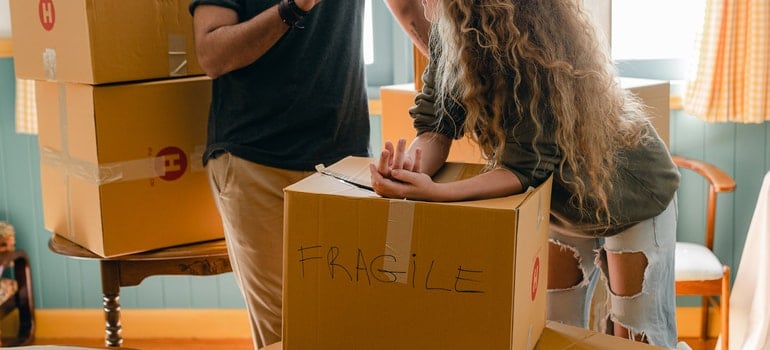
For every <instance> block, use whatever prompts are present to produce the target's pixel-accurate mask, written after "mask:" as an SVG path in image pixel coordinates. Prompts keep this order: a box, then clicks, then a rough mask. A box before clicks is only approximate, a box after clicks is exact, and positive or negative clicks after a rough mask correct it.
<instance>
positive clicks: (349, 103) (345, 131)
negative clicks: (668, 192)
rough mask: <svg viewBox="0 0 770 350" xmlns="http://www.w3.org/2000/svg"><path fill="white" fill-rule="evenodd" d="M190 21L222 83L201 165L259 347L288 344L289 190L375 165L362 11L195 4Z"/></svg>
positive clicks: (301, 4) (335, 5) (294, 4)
mask: <svg viewBox="0 0 770 350" xmlns="http://www.w3.org/2000/svg"><path fill="white" fill-rule="evenodd" d="M400 2H403V3H405V4H409V5H407V6H413V5H414V3H419V2H418V1H417V0H389V3H390V4H394V3H400ZM190 13H191V14H192V15H193V23H194V32H195V44H196V52H197V57H198V61H199V63H200V65H201V66H202V67H203V69H204V71H205V72H206V74H207V75H208V76H210V77H211V78H213V79H214V80H213V85H212V86H213V89H212V101H211V108H210V112H209V122H208V140H207V144H206V150H205V153H204V155H203V159H202V161H203V164H204V165H205V166H206V168H207V171H208V173H209V179H210V184H211V188H212V191H213V193H214V199H215V201H216V204H217V207H218V208H219V212H220V214H221V217H222V222H223V225H224V231H225V238H226V241H227V244H228V250H229V254H230V260H231V264H232V266H233V270H234V273H235V277H236V280H237V282H238V285H239V286H240V288H241V291H242V293H243V295H244V298H245V301H246V305H247V309H248V311H249V316H250V319H251V326H252V334H253V338H254V346H255V348H261V347H263V346H266V345H269V344H272V343H275V342H278V341H280V340H281V307H282V302H281V288H282V271H281V270H282V253H283V252H282V249H283V248H282V247H283V188H284V187H286V186H288V185H290V184H292V183H294V182H296V181H298V180H300V179H302V178H304V177H306V176H308V175H310V174H311V173H312V171H313V169H314V167H315V165H317V164H325V165H329V164H331V163H334V162H336V161H338V160H340V159H342V158H344V157H345V156H348V155H357V156H367V155H369V112H368V99H367V95H366V82H365V77H364V63H363V53H362V51H363V50H362V33H363V17H364V16H363V13H364V0H323V1H320V0H192V1H191V4H190Z"/></svg>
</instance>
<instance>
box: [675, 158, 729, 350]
mask: <svg viewBox="0 0 770 350" xmlns="http://www.w3.org/2000/svg"><path fill="white" fill-rule="evenodd" d="M673 159H674V163H675V164H676V165H677V166H678V167H680V168H682V169H689V170H691V171H693V172H695V173H697V174H699V175H701V176H703V178H704V179H705V180H706V183H707V184H708V197H707V202H706V232H705V240H704V243H703V244H696V243H685V242H677V243H676V259H675V260H676V261H675V264H676V295H699V296H701V297H702V304H701V334H700V336H701V339H703V340H705V339H706V338H708V319H709V307H710V306H711V305H715V306H716V305H719V309H720V332H721V343H722V350H728V348H727V344H728V333H729V311H730V310H729V305H730V302H729V300H730V267H729V266H727V265H725V264H723V263H722V262H721V261H720V260H719V258H718V257H717V256H716V255H715V254H714V251H713V249H714V223H715V221H716V204H717V203H716V202H717V195H718V194H719V193H725V192H732V191H735V186H736V185H735V181H734V180H733V179H732V178H731V177H730V175H728V174H727V173H725V172H724V171H723V170H722V169H720V168H719V167H717V166H715V165H713V164H710V163H707V162H704V161H700V160H696V159H692V158H687V157H682V156H677V155H674V156H673ZM680 204H681V203H680ZM716 297H719V299H718V300H717V298H716Z"/></svg>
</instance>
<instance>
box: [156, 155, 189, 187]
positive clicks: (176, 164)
mask: <svg viewBox="0 0 770 350" xmlns="http://www.w3.org/2000/svg"><path fill="white" fill-rule="evenodd" d="M158 157H163V158H164V159H165V161H164V169H165V170H166V171H165V173H164V175H163V176H161V177H160V178H161V179H163V180H166V181H174V180H176V179H178V178H180V177H182V175H184V173H185V171H186V170H187V155H186V154H185V153H184V151H183V150H181V149H179V148H177V147H166V148H164V149H162V150H160V152H158Z"/></svg>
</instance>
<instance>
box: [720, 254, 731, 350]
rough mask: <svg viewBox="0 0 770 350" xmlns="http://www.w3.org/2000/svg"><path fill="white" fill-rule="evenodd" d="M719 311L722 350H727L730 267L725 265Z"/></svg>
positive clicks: (728, 338) (728, 337)
mask: <svg viewBox="0 0 770 350" xmlns="http://www.w3.org/2000/svg"><path fill="white" fill-rule="evenodd" d="M719 309H720V311H721V312H720V314H721V318H722V320H721V321H720V322H721V323H722V325H721V329H720V332H721V333H722V350H728V344H729V343H730V267H729V266H727V265H725V267H724V269H723V274H722V295H721V296H720V297H719Z"/></svg>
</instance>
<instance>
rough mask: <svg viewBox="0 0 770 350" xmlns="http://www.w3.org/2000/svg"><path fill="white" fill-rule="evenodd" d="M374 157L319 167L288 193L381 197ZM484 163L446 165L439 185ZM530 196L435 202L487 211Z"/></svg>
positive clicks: (508, 206) (476, 171) (514, 205)
mask: <svg viewBox="0 0 770 350" xmlns="http://www.w3.org/2000/svg"><path fill="white" fill-rule="evenodd" d="M374 161H375V159H374V158H368V157H355V156H348V157H346V158H344V159H342V160H340V161H339V162H337V163H334V164H332V165H330V166H328V167H325V166H322V165H319V166H317V167H316V168H317V170H318V173H316V174H313V175H311V176H310V177H308V178H306V179H304V180H303V181H300V182H297V183H295V184H293V185H290V186H288V187H286V188H285V189H284V190H285V191H287V192H304V193H314V194H330V195H339V196H348V197H379V195H377V194H376V193H374V191H372V189H371V188H372V182H371V177H370V173H369V164H370V163H372V162H374ZM483 167H484V165H483V164H475V163H453V162H448V163H446V164H445V165H444V166H443V167H442V168H441V169H440V170H439V171H438V172H437V173H436V174H435V175H434V176H433V180H434V181H436V182H440V183H441V182H450V181H456V180H461V179H465V178H469V177H471V176H474V175H477V174H479V173H481V172H482V171H483ZM527 198H528V195H521V194H517V195H512V196H508V197H501V198H492V199H482V200H475V201H463V202H443V203H434V204H437V205H462V206H466V207H478V208H487V209H517V208H518V207H519V206H521V204H522V203H524V202H525V201H526V200H527Z"/></svg>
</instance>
